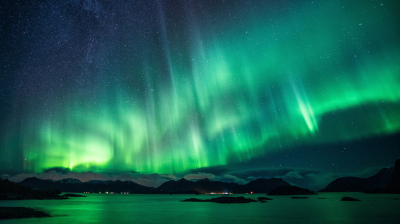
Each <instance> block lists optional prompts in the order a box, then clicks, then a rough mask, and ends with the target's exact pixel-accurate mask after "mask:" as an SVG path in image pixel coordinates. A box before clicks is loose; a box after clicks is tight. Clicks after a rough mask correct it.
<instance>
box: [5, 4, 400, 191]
mask: <svg viewBox="0 0 400 224" xmlns="http://www.w3.org/2000/svg"><path fill="white" fill-rule="evenodd" d="M399 11H400V1H398V0H382V1H378V0H363V1H358V0H346V1H339V0H326V1H323V0H280V1H278V0H260V1H253V0H246V1H244V0H229V1H228V0H225V1H224V0H204V1H203V0H196V1H194V0H192V1H190V0H170V1H161V0H159V1H152V0H135V1H128V0H126V1H124V0H117V1H107V0H103V1H101V0H100V1H95V0H66V1H56V0H54V1H11V0H10V1H7V0H5V1H1V3H0V13H1V14H0V16H1V18H0V40H1V41H0V43H1V45H0V47H1V49H0V58H1V60H0V127H1V128H0V176H2V177H6V178H10V179H11V180H16V181H18V180H21V179H23V178H25V177H28V176H33V175H35V176H38V177H41V178H53V179H57V178H58V179H60V178H66V177H74V178H79V179H81V180H83V181H86V180H90V179H130V180H134V181H136V182H138V183H141V184H146V185H149V186H157V185H159V184H160V183H162V182H163V181H166V180H169V179H176V178H181V177H185V178H187V179H194V180H195V179H200V178H204V177H208V178H210V179H212V180H222V181H227V182H237V183H246V182H247V181H250V180H252V179H254V178H259V177H265V178H271V177H282V178H284V179H285V180H286V181H288V182H289V183H291V184H296V185H299V186H303V187H308V188H311V189H314V190H319V189H321V188H322V187H325V185H326V184H327V183H329V181H332V180H333V179H335V178H337V177H340V176H347V175H353V176H359V177H367V176H370V175H373V174H375V173H376V172H378V171H379V169H381V168H383V167H390V166H393V165H394V162H395V160H396V159H398V158H399V157H400V22H399V21H400V14H399Z"/></svg>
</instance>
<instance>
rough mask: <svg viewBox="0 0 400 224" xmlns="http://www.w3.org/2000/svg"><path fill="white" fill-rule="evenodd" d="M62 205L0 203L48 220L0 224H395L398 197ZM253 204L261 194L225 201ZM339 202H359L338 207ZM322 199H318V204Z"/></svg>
mask: <svg viewBox="0 0 400 224" xmlns="http://www.w3.org/2000/svg"><path fill="white" fill-rule="evenodd" d="M86 195H87V196H88V197H86V198H70V199H67V200H23V201H0V206H10V207H12V206H15V207H17V206H18V207H19V206H24V207H32V208H38V209H40V210H42V211H45V212H48V213H49V214H50V215H52V216H53V217H49V218H25V219H12V220H11V219H10V220H0V222H1V223H51V224H53V223H68V224H72V223H135V224H137V223H164V224H168V223H183V224H184V223H207V224H212V223H218V224H221V223H363V224H365V223H396V224H399V223H400V200H399V199H400V195H391V194H385V195H378V194H362V193H320V194H318V195H309V196H308V197H309V198H308V199H291V196H268V197H270V198H273V200H272V201H268V202H266V203H259V202H253V203H248V204H217V203H210V202H204V203H201V202H180V201H181V200H183V199H186V198H192V197H195V198H200V199H206V198H212V197H219V196H220V195H137V194H131V195H106V194H86ZM233 196H245V197H248V198H254V199H256V198H257V197H260V196H265V194H253V195H249V194H248V195H231V197H233ZM343 196H350V197H354V198H358V199H360V200H361V201H356V202H353V201H340V199H341V198H342V197H343ZM321 197H323V198H326V199H318V198H321Z"/></svg>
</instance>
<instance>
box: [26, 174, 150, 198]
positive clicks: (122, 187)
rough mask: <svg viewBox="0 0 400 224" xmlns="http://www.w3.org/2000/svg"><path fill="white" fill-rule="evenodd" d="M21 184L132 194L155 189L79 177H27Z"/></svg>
mask: <svg viewBox="0 0 400 224" xmlns="http://www.w3.org/2000/svg"><path fill="white" fill-rule="evenodd" d="M21 185H23V186H26V187H30V188H32V189H35V190H47V189H57V190H60V191H62V192H80V193H81V192H118V193H120V192H130V193H131V194H148V193H151V192H153V191H154V188H152V187H146V186H142V185H140V184H137V183H135V182H132V181H120V180H117V181H96V180H95V181H88V182H84V183H82V182H81V181H80V180H77V179H71V178H68V179H63V180H59V181H52V180H42V179H38V178H36V177H30V178H26V179H25V180H23V181H22V182H21Z"/></svg>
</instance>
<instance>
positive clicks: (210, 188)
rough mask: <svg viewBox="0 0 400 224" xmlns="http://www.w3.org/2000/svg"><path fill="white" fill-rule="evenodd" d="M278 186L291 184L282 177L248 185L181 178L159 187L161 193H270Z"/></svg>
mask: <svg viewBox="0 0 400 224" xmlns="http://www.w3.org/2000/svg"><path fill="white" fill-rule="evenodd" d="M278 186H290V185H289V184H288V183H287V182H285V181H284V180H282V179H277V178H271V179H262V178H261V179H257V180H254V181H250V182H249V183H247V184H246V185H239V184H236V183H225V182H220V181H211V180H209V179H207V178H206V179H202V180H199V181H196V182H192V181H188V180H186V179H183V178H182V179H180V180H178V181H174V180H170V181H168V182H165V183H163V184H162V185H160V186H159V187H158V188H157V191H158V192H159V193H161V192H165V193H171V192H174V191H190V190H192V191H197V192H200V193H235V194H240V193H249V192H254V193H268V192H270V191H271V190H272V189H274V188H276V187H278Z"/></svg>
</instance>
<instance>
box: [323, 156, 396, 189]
mask: <svg viewBox="0 0 400 224" xmlns="http://www.w3.org/2000/svg"><path fill="white" fill-rule="evenodd" d="M398 161H400V160H397V161H396V166H397V167H399V168H396V167H395V168H393V167H391V168H384V169H382V170H380V171H379V172H378V173H377V174H375V175H374V176H371V177H368V178H360V177H341V178H338V179H336V180H334V181H332V182H331V183H330V184H328V186H326V187H325V188H324V189H322V190H320V191H319V192H371V191H373V192H376V193H378V192H379V191H380V190H381V189H384V188H385V189H389V188H393V189H395V187H389V186H395V185H396V183H398V181H399V179H400V175H399V174H398V173H400V171H399V169H400V163H399V162H398ZM398 163H399V164H398ZM396 169H397V170H396ZM396 175H397V176H398V177H396ZM396 180H397V182H396ZM371 193H372V192H371Z"/></svg>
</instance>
